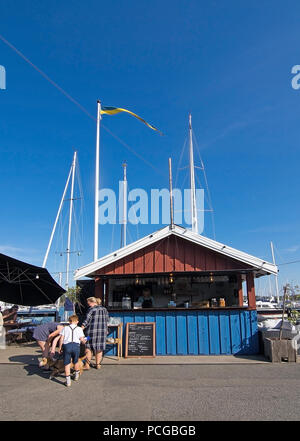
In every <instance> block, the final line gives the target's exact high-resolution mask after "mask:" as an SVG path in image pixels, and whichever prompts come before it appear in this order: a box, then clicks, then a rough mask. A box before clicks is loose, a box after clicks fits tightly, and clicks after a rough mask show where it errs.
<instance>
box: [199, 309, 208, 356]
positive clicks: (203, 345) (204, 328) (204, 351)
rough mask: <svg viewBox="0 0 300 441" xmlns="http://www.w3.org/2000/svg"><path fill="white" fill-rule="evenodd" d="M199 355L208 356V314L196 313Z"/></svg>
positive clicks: (205, 312) (204, 312)
mask: <svg viewBox="0 0 300 441" xmlns="http://www.w3.org/2000/svg"><path fill="white" fill-rule="evenodd" d="M197 314H198V336H199V338H198V341H199V354H201V355H209V352H210V351H209V330H208V312H207V311H203V312H202V311H198V313H197Z"/></svg>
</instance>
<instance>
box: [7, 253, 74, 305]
mask: <svg viewBox="0 0 300 441" xmlns="http://www.w3.org/2000/svg"><path fill="white" fill-rule="evenodd" d="M65 292H66V291H65V290H64V289H63V288H62V287H61V286H60V285H58V283H56V282H55V280H54V279H53V278H52V277H51V276H50V274H49V272H48V271H47V270H46V269H45V268H40V267H38V266H34V265H30V264H29V263H26V262H21V261H20V260H16V259H13V258H12V257H9V256H5V255H4V254H0V300H1V301H2V302H7V303H15V304H16V305H24V306H38V305H47V304H51V303H55V302H56V300H57V299H58V298H59V297H60V296H61V295H62V294H64V293H65Z"/></svg>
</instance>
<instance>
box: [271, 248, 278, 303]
mask: <svg viewBox="0 0 300 441" xmlns="http://www.w3.org/2000/svg"><path fill="white" fill-rule="evenodd" d="M271 252H272V258H273V263H274V265H276V263H275V254H274V247H273V242H271ZM275 286H276V297H277V304H278V305H279V288H278V275H277V274H276V275H275Z"/></svg>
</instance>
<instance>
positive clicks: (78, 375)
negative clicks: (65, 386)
mask: <svg viewBox="0 0 300 441" xmlns="http://www.w3.org/2000/svg"><path fill="white" fill-rule="evenodd" d="M79 377H80V371H76V372H75V375H74V381H78V380H79Z"/></svg>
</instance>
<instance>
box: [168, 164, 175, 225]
mask: <svg viewBox="0 0 300 441" xmlns="http://www.w3.org/2000/svg"><path fill="white" fill-rule="evenodd" d="M169 186H170V220H171V229H172V228H173V226H174V215H173V183H172V159H171V158H169Z"/></svg>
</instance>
